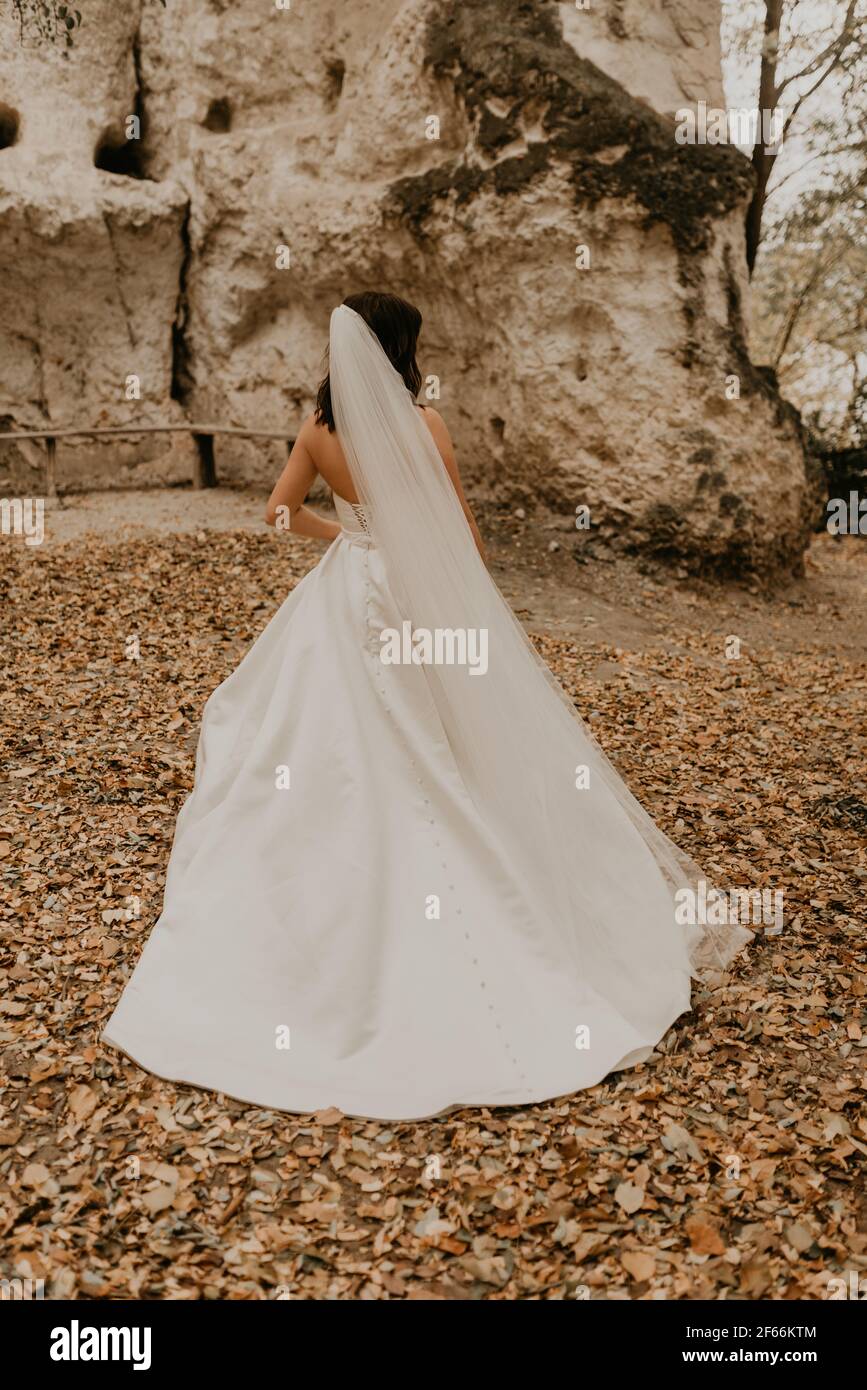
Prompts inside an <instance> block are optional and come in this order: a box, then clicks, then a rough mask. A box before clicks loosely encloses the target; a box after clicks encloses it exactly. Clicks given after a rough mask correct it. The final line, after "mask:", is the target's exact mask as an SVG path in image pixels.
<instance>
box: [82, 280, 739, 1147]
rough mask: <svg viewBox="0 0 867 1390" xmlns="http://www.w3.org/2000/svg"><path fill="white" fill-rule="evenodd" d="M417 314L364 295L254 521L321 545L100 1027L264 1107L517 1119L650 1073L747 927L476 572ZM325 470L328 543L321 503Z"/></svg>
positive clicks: (210, 770) (223, 739) (388, 299)
mask: <svg viewBox="0 0 867 1390" xmlns="http://www.w3.org/2000/svg"><path fill="white" fill-rule="evenodd" d="M420 328H421V315H420V314H419V312H418V310H417V309H416V308H414V307H413V306H412V305H410V304H408V303H406V302H405V301H404V300H402V299H399V298H397V296H395V295H389V294H377V293H365V294H357V295H350V296H349V298H348V299H347V300H346V301H345V303H344V304H341V305H340V306H339V307H338V308H336V309H335V310H334V312H333V313H332V315H331V336H330V356H329V371H328V375H327V376H326V378H325V380H324V382H323V383H322V385H321V387H320V389H319V394H318V399H317V405H316V411H315V413H314V414H313V415H312V416H311V417H310V418H309V419H308V420H307V421H306V423H305V424H304V427H303V429H302V430H301V432H300V434H299V436H298V439H297V441H296V443H295V446H294V448H293V450H292V453H291V456H290V458H289V461H288V464H287V466H286V469H285V471H284V473H283V475H282V477H281V478H280V480H279V482H278V483H277V486H276V487H275V489H274V492H273V493H272V496H271V499H270V501H269V504H268V520H269V521H270V522H271V523H272V524H274V523H277V524H281V522H286V521H287V519H288V521H289V524H290V525H291V527H292V529H294V530H296V531H298V532H300V533H301V534H306V535H317V536H324V537H326V538H329V537H333V544H332V545H331V546H330V548H329V549H328V551H327V553H326V554H325V556H324V557H323V559H322V560H321V562H320V563H319V564H318V565H317V566H316V568H315V569H314V570H312V571H311V573H309V574H308V575H307V576H306V577H305V578H304V579H303V580H302V581H301V583H299V584H298V585H297V586H296V587H295V588H294V589H293V591H292V593H291V594H290V595H289V597H288V598H287V599H286V601H285V602H284V603H283V605H282V607H281V608H280V609H279V610H278V612H277V613H276V614H275V616H274V618H273V619H272V621H271V622H270V624H269V625H268V627H267V628H266V629H265V631H264V632H263V634H262V635H261V637H260V638H259V639H258V641H257V642H256V643H255V644H254V646H253V647H252V648H251V650H250V651H249V652H248V653H247V655H246V656H245V657H244V659H243V661H242V662H241V664H240V665H239V666H238V668H237V670H236V671H234V672H233V674H232V675H231V676H229V678H228V679H227V680H226V681H224V682H223V684H222V685H220V686H219V687H218V688H217V689H216V690H215V691H214V693H213V694H212V695H211V697H210V699H209V700H208V702H207V704H206V706H205V711H204V717H203V721H202V729H201V736H200V740H199V747H198V753H197V758H196V777H195V789H194V790H193V792H192V794H191V795H190V797H189V799H188V800H187V802H186V804H185V805H184V807H183V809H182V810H181V813H180V815H179V817H178V822H177V830H176V834H175V841H174V847H173V849H172V855H171V860H170V863H169V867H168V875H167V880H166V890H165V903H164V909H163V913H162V916H161V917H160V919H159V922H158V923H157V925H156V927H155V928H154V930H153V932H152V934H151V937H150V939H149V941H148V943H147V945H146V947H145V950H144V952H143V954H142V956H141V959H140V961H139V963H138V965H137V967H136V969H135V971H134V973H133V975H132V978H131V979H130V981H129V983H128V984H127V987H126V989H125V990H124V993H123V996H122V998H121V1000H120V1002H119V1004H118V1005H117V1008H116V1009H115V1011H114V1014H113V1015H112V1017H111V1019H110V1021H109V1023H108V1025H107V1027H106V1030H105V1033H104V1034H103V1037H104V1040H105V1041H107V1042H109V1043H111V1044H113V1045H114V1046H115V1047H117V1048H120V1049H122V1050H123V1051H124V1052H125V1053H127V1054H128V1055H129V1056H130V1057H131V1058H133V1059H134V1060H135V1061H136V1062H138V1063H140V1065H141V1066H143V1067H145V1068H147V1069H148V1070H149V1071H152V1072H154V1073H156V1074H157V1075H158V1076H162V1077H165V1078H168V1079H171V1080H174V1081H180V1082H190V1083H192V1084H193V1085H195V1086H200V1087H207V1088H210V1089H213V1090H216V1091H221V1092H223V1093H225V1094H227V1095H230V1096H234V1097H236V1098H238V1099H240V1100H244V1101H249V1102H254V1103H256V1104H258V1105H263V1106H267V1107H270V1108H273V1109H278V1110H289V1111H296V1112H308V1111H313V1110H319V1109H325V1108H328V1107H331V1106H336V1107H338V1108H339V1109H340V1110H342V1111H344V1112H345V1113H347V1114H349V1115H355V1116H363V1117H368V1118H373V1119H379V1120H406V1119H417V1118H423V1117H427V1116H430V1115H434V1114H437V1113H439V1112H441V1111H443V1110H446V1109H449V1108H451V1107H457V1106H467V1105H518V1104H521V1105H523V1104H526V1103H528V1102H532V1101H542V1100H546V1099H551V1098H553V1097H557V1096H561V1095H565V1094H567V1093H569V1092H573V1091H576V1090H579V1089H580V1088H582V1087H586V1086H592V1085H594V1084H595V1083H596V1082H598V1081H600V1080H601V1079H602V1078H603V1077H605V1076H606V1075H607V1074H608V1073H609V1072H611V1071H612V1070H615V1069H617V1068H622V1067H627V1066H630V1065H633V1064H635V1063H637V1062H639V1061H641V1060H643V1059H645V1058H647V1057H648V1055H649V1054H650V1052H651V1051H652V1049H653V1047H654V1045H655V1044H656V1043H657V1042H658V1041H659V1040H660V1038H661V1037H662V1036H663V1034H664V1033H665V1032H666V1030H667V1029H668V1027H669V1026H670V1024H671V1023H672V1022H673V1021H674V1020H675V1019H676V1018H677V1017H678V1016H679V1015H680V1014H682V1013H683V1012H684V1011H685V1010H688V1009H689V1007H690V979H691V976H692V975H693V974H694V973H695V972H696V969H697V968H698V967H699V966H700V965H705V964H708V963H712V964H715V965H717V966H723V965H725V964H726V963H727V962H728V961H729V960H730V959H731V958H732V956H733V955H734V954H735V953H736V952H737V950H739V949H740V947H741V945H742V944H743V942H744V941H745V940H746V939H748V937H749V935H750V934H749V932H747V931H746V930H745V929H744V928H741V927H738V926H730V927H725V926H721V927H712V928H711V927H701V926H694V927H685V926H683V925H681V924H680V921H679V919H680V917H681V915H682V914H680V913H678V912H677V910H676V901H677V899H676V894H678V892H679V890H683V889H688V888H690V887H691V886H694V885H695V884H696V883H697V882H698V881H699V880H700V877H701V875H700V871H699V870H698V868H697V867H696V866H695V865H694V864H692V863H691V862H690V861H689V860H687V859H686V857H685V856H684V855H682V854H681V853H680V852H679V851H678V850H677V849H676V847H675V846H674V845H673V844H672V843H671V841H670V840H668V839H667V838H666V836H665V835H664V834H663V832H662V831H661V830H659V829H658V827H656V826H655V825H654V823H653V821H652V820H651V819H650V817H649V816H648V815H647V814H646V813H645V812H644V811H643V810H642V808H641V807H640V806H639V804H638V802H637V801H636V800H635V799H634V797H633V796H632V795H631V794H630V792H629V791H628V790H627V788H626V787H625V785H624V784H623V782H622V781H621V780H620V779H619V777H618V776H617V774H616V772H615V771H614V769H613V767H612V766H611V764H610V763H609V762H608V761H607V759H606V758H605V755H604V754H603V753H602V751H601V749H600V748H599V747H598V745H597V744H596V743H595V741H594V740H593V738H592V737H591V735H590V734H589V733H588V731H587V729H586V728H585V727H584V725H583V723H582V722H581V720H580V718H579V717H578V715H577V714H576V711H575V709H574V708H573V706H572V703H571V702H570V700H569V699H568V697H567V696H566V694H565V693H564V692H563V691H562V689H561V688H560V686H559V685H558V684H557V682H556V681H555V679H554V677H553V676H552V675H551V673H550V672H549V671H548V669H547V667H546V666H545V665H544V663H543V662H542V661H541V659H540V658H539V657H538V656H537V654H536V652H535V649H534V647H533V646H532V644H531V643H530V642H529V640H528V639H527V637H526V635H525V633H524V631H523V629H522V628H521V626H520V624H519V623H518V621H517V619H516V618H515V617H514V615H513V614H512V612H511V610H510V608H509V607H508V605H507V603H506V602H505V600H504V599H503V597H502V595H501V594H500V592H499V590H498V589H497V587H496V585H495V584H494V582H493V580H492V579H491V577H490V575H489V574H488V571H487V568H486V565H485V561H484V548H483V545H482V540H481V537H480V535H479V530H478V527H477V525H476V523H475V520H474V518H473V515H472V512H471V510H470V507H469V505H468V503H467V501H466V498H465V497H464V494H463V490H462V488H461V482H460V478H459V476H458V469H457V464H456V462H455V456H454V452H453V450H452V445H451V441H450V439H449V435H448V431H447V429H446V427H445V424H444V423H443V421H442V419H441V418H440V416H439V415H437V414H436V412H435V411H433V410H431V409H429V408H422V407H420V406H418V405H417V404H416V401H415V397H416V394H417V392H418V390H419V387H420V383H421V376H420V373H419V369H418V365H417V363H416V345H417V341H418V335H419V331H420ZM317 474H319V475H321V477H323V478H324V479H325V482H326V483H327V484H329V486H330V487H331V488H332V490H333V494H334V503H335V508H336V511H337V516H338V519H339V525H335V524H334V523H332V522H329V521H326V520H325V519H324V518H323V517H319V516H317V515H316V514H315V513H314V512H311V511H310V510H309V509H308V508H307V507H305V506H304V500H305V498H306V496H307V494H308V492H309V490H310V487H311V484H312V483H313V481H314V479H315V478H316V476H317Z"/></svg>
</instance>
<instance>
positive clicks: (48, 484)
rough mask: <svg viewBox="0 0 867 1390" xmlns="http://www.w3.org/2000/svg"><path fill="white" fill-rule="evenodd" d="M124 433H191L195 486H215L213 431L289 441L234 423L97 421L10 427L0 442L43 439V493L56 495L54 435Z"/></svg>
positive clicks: (277, 434) (282, 433)
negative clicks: (92, 424) (81, 424)
mask: <svg viewBox="0 0 867 1390" xmlns="http://www.w3.org/2000/svg"><path fill="white" fill-rule="evenodd" d="M126 434H191V435H192V436H193V439H194V440H195V441H196V451H197V459H196V467H195V471H194V474H193V485H194V486H195V487H216V486H217V465H216V462H215V459H214V435H215V434H233V435H238V436H240V437H241V438H243V439H282V440H283V442H284V443H285V444H286V445H287V447H291V445H292V443H293V439H292V436H291V435H290V434H287V433H286V431H274V430H247V429H243V428H241V427H239V426H237V425H99V426H97V427H95V428H94V429H79V428H78V427H77V426H72V427H70V428H68V429H67V428H64V427H60V426H51V427H50V428H49V429H42V430H14V431H11V432H10V433H8V434H6V433H4V432H3V431H2V430H0V444H5V443H6V442H7V441H8V442H10V443H14V441H15V440H18V439H44V440H45V453H46V458H45V495H46V497H56V496H57V441H58V439H89V438H91V437H96V436H100V435H115V436H117V435H126Z"/></svg>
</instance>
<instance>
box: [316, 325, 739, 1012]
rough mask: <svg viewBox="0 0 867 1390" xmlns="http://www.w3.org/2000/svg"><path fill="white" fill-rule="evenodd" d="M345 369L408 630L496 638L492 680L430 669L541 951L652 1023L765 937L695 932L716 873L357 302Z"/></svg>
mask: <svg viewBox="0 0 867 1390" xmlns="http://www.w3.org/2000/svg"><path fill="white" fill-rule="evenodd" d="M329 370H330V379H331V397H332V405H333V410H334V419H335V425H336V429H337V435H338V438H339V440H340V443H341V445H342V447H343V450H344V454H345V456H346V461H347V464H348V466H349V470H350V473H351V476H352V479H353V482H354V485H355V488H356V491H357V493H358V498H359V501H360V502H361V503H362V505H363V506H364V507H365V509H366V510H367V513H368V524H369V526H370V530H371V533H372V537H373V541H374V543H375V544H376V545H377V547H378V548H379V549H380V551H381V554H382V557H383V563H384V566H385V570H386V573H387V576H388V580H389V584H390V586H391V589H392V592H393V593H394V595H395V598H396V600H397V602H398V604H399V606H400V609H401V611H402V614H403V616H404V618H405V619H406V620H408V621H409V622H410V623H411V625H412V630H413V631H414V632H416V633H417V632H419V631H422V632H427V633H430V634H436V633H438V632H443V631H446V630H450V631H451V632H454V633H465V634H469V633H471V632H473V631H475V632H476V633H482V632H483V633H485V634H486V638H487V653H488V660H487V669H486V670H485V671H484V673H481V672H475V673H472V674H471V671H470V668H469V666H468V665H466V664H446V663H444V662H443V663H439V664H425V665H424V667H423V669H424V672H425V675H426V679H427V682H428V685H429V689H430V692H431V696H432V699H433V702H434V705H435V707H436V711H437V714H438V716H439V720H440V722H441V725H442V729H443V731H444V734H445V737H446V739H447V741H448V745H449V748H450V749H451V752H452V754H453V755H454V760H455V763H456V765H457V767H458V768H459V770H460V773H461V776H462V778H463V782H464V785H465V788H466V791H467V793H468V794H469V796H470V797H471V798H472V800H473V802H474V803H475V805H476V808H477V809H478V811H479V813H480V815H481V816H483V817H484V818H485V819H486V822H487V823H488V824H489V825H491V826H492V831H493V833H494V834H495V835H496V836H497V837H498V839H499V842H500V845H501V848H502V850H503V851H504V854H505V862H507V863H508V864H509V866H510V869H511V871H512V874H513V878H514V882H515V884H516V885H517V887H518V891H519V892H520V894H521V896H522V899H523V901H524V903H525V904H526V908H527V919H528V921H529V922H531V923H532V924H533V928H532V929H533V931H534V939H535V944H536V947H537V949H539V950H540V951H543V952H545V951H546V950H547V949H548V948H549V946H550V945H553V944H554V943H555V942H558V943H559V949H558V950H557V956H558V958H559V959H560V960H566V961H568V962H571V965H572V966H573V967H574V969H575V971H576V972H578V976H579V978H581V977H583V978H588V979H591V980H594V981H595V982H596V986H597V988H600V989H601V990H602V991H603V992H604V993H605V995H606V996H607V997H608V998H609V999H610V1000H611V1002H612V1003H613V1004H614V1005H615V1006H616V1007H617V1008H619V1009H620V1010H621V1012H623V1013H624V1014H625V1015H626V1016H627V1017H629V1018H632V1019H635V1020H640V1019H641V1018H642V1017H643V1016H645V1014H646V1011H647V1010H649V1009H650V1004H649V1002H648V1001H646V1000H645V999H644V998H643V994H645V993H646V990H645V988H644V985H645V981H646V979H648V978H651V977H658V972H659V971H660V969H663V970H664V969H665V967H666V966H670V967H671V969H672V970H673V971H678V970H680V971H683V970H686V971H687V972H689V970H690V969H692V970H693V971H694V970H695V969H696V968H698V967H699V966H705V965H714V964H715V965H718V966H722V965H724V964H725V963H727V961H728V960H730V959H731V957H732V956H733V955H734V954H735V952H736V951H737V950H738V949H739V948H740V946H741V945H742V944H743V942H744V941H745V940H746V939H747V938H748V937H749V933H748V932H747V931H745V930H744V929H743V928H740V927H738V926H732V925H726V924H721V925H719V926H710V925H701V924H698V925H693V926H686V927H685V926H683V925H680V924H679V922H678V920H677V914H676V901H675V894H676V893H677V892H678V890H679V889H684V888H692V889H694V890H697V887H698V884H699V882H700V881H701V879H702V875H701V871H700V870H699V868H698V867H697V866H696V865H695V864H693V863H692V862H691V861H690V860H689V859H688V858H687V857H686V856H685V855H684V854H683V853H681V852H680V851H679V850H678V848H677V847H676V846H675V845H674V844H673V843H672V841H671V840H669V839H668V838H667V836H666V835H665V834H664V833H663V832H662V831H661V830H660V829H659V828H658V827H657V826H656V825H655V824H654V822H653V821H652V820H651V818H650V817H649V816H648V815H647V813H646V812H645V811H644V810H643V808H642V807H641V806H640V805H639V803H638V802H637V801H636V799H635V798H634V797H633V796H632V794H631V793H630V792H629V790H628V789H627V788H626V786H625V785H624V783H623V782H622V780H621V779H620V777H619V776H618V775H617V773H616V772H615V770H614V768H613V767H612V765H611V764H610V763H609V761H608V759H607V758H606V757H605V754H604V753H603V752H602V750H601V748H600V747H599V745H598V744H597V743H596V741H595V739H594V738H593V737H592V736H591V734H590V733H589V731H588V730H587V729H586V728H585V726H584V724H583V722H582V721H581V719H580V718H579V716H578V714H577V712H576V710H575V708H574V707H573V705H572V703H571V701H570V700H569V698H568V697H567V695H566V694H565V692H564V691H563V690H562V689H561V687H560V686H559V684H558V683H557V681H556V680H555V679H554V677H553V676H552V675H551V673H550V672H549V671H548V668H547V667H546V666H545V664H544V662H543V661H542V660H541V659H540V657H539V656H538V655H537V653H536V650H535V648H534V647H533V645H532V643H531V642H530V640H529V639H528V637H527V636H526V634H525V632H524V630H523V628H522V627H521V625H520V623H519V622H518V620H517V619H516V618H515V616H514V614H513V613H512V611H511V609H510V607H509V605H508V604H507V603H506V601H505V600H504V598H503V597H502V595H501V594H500V592H499V590H498V588H497V586H496V584H495V583H494V581H493V579H492V578H491V576H490V574H489V573H488V570H487V568H486V566H485V564H484V562H483V561H482V559H481V557H480V555H479V553H478V551H477V549H476V546H475V543H474V540H473V537H472V533H471V531H470V529H469V526H468V524H467V521H466V518H465V516H464V513H463V510H462V508H461V505H460V502H459V500H458V497H457V495H456V493H455V490H454V488H453V486H452V483H451V480H450V478H449V476H448V473H447V471H446V469H445V467H444V465H443V462H442V460H441V458H440V455H439V452H438V450H437V448H436V446H435V444H434V442H433V439H432V436H431V434H430V431H429V430H428V428H427V426H426V424H425V423H424V419H423V416H422V413H421V412H420V411H419V409H418V408H417V406H416V405H415V403H414V401H413V399H412V396H411V394H410V392H409V391H408V389H407V387H406V385H405V384H404V382H403V380H402V378H401V376H400V374H399V373H398V372H397V371H396V370H395V369H394V367H393V366H392V365H391V363H390V361H389V360H388V358H387V356H386V354H385V353H384V351H383V349H382V347H381V346H380V344H379V341H378V339H377V338H376V336H375V334H374V333H373V332H372V331H371V329H370V328H369V327H368V325H367V324H366V323H365V321H364V319H362V318H361V316H360V315H358V314H357V313H355V311H354V310H352V309H350V308H349V307H348V306H346V305H341V306H340V307H339V308H337V309H335V310H334V312H333V313H332V316H331V335H330V367H329ZM644 966H646V967H647V972H646V973H645V970H644V969H643V967H644Z"/></svg>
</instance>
